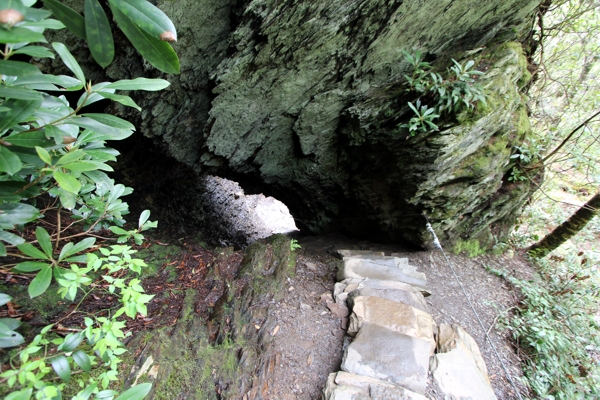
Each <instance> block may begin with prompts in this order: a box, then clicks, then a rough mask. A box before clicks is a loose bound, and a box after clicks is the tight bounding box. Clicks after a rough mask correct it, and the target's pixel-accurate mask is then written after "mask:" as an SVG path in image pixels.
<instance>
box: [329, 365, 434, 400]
mask: <svg viewBox="0 0 600 400" xmlns="http://www.w3.org/2000/svg"><path fill="white" fill-rule="evenodd" d="M323 395H324V396H323V397H324V399H325V400H368V399H372V400H390V399H395V400H427V398H426V397H425V396H423V395H420V394H418V393H415V392H413V391H411V390H408V389H405V388H403V387H402V386H399V385H395V384H393V383H391V382H387V381H382V380H380V379H375V378H369V377H366V376H361V375H356V374H350V373H348V372H343V371H340V372H334V373H332V374H329V377H328V379H327V386H325V389H324V390H323Z"/></svg>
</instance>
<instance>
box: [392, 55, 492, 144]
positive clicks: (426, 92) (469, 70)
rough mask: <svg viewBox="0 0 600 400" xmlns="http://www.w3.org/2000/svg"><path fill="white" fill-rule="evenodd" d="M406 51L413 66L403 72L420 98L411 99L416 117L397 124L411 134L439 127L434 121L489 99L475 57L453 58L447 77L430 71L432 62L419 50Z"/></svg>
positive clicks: (410, 105)
mask: <svg viewBox="0 0 600 400" xmlns="http://www.w3.org/2000/svg"><path fill="white" fill-rule="evenodd" d="M403 53H404V57H405V59H406V61H407V62H408V63H409V64H410V65H411V66H412V69H413V73H412V75H410V76H408V75H404V78H405V79H406V84H407V86H408V87H407V89H406V90H407V91H408V92H410V93H416V94H417V96H418V98H417V100H416V102H415V103H414V104H413V103H412V102H408V107H409V108H410V109H411V110H412V112H413V113H414V115H413V117H411V119H410V120H409V122H408V123H407V124H401V125H399V126H398V127H399V128H403V129H408V131H409V133H410V135H411V136H415V135H416V134H417V133H418V132H428V131H431V130H434V131H437V130H439V127H438V125H437V124H436V123H435V121H436V120H437V119H439V118H440V117H442V116H444V115H446V116H447V115H450V114H454V115H456V114H458V113H459V112H460V111H462V110H463V109H473V108H475V106H476V105H477V104H478V103H482V104H485V103H486V100H485V93H484V92H483V88H482V87H481V86H480V85H478V84H477V83H476V81H475V78H474V77H476V76H480V75H483V72H481V71H478V70H476V69H475V68H474V66H475V62H474V61H473V60H469V61H467V62H466V63H465V64H461V63H459V62H457V61H456V60H454V59H453V60H452V63H453V64H454V65H453V66H452V67H450V68H449V69H448V71H447V72H448V77H447V78H443V77H442V76H441V75H440V74H439V73H437V72H432V71H431V69H432V66H431V64H429V63H428V62H426V61H424V59H423V54H422V53H421V52H420V51H416V52H415V53H414V54H410V53H408V52H406V51H403Z"/></svg>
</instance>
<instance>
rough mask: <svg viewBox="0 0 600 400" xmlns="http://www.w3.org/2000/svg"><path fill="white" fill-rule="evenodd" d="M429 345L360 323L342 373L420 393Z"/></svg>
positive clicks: (344, 360) (345, 356)
mask: <svg viewBox="0 0 600 400" xmlns="http://www.w3.org/2000/svg"><path fill="white" fill-rule="evenodd" d="M430 350H431V343H430V342H429V341H427V340H423V339H419V338H416V337H413V336H410V335H406V334H404V333H400V332H396V331H393V330H391V329H388V328H385V327H382V326H379V325H375V324H370V323H363V325H362V327H361V329H360V330H359V331H358V334H357V335H356V338H355V339H354V341H352V343H350V345H349V346H348V348H347V349H346V351H345V352H344V358H343V361H342V370H344V371H346V372H350V373H353V374H357V375H363V376H367V377H371V378H376V379H381V380H387V381H390V382H392V383H395V384H398V385H401V386H403V387H405V388H407V389H410V390H412V391H414V392H417V393H420V394H423V393H425V389H426V387H427V373H428V370H429V353H430Z"/></svg>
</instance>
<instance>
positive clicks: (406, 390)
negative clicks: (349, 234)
mask: <svg viewBox="0 0 600 400" xmlns="http://www.w3.org/2000/svg"><path fill="white" fill-rule="evenodd" d="M338 253H339V254H340V256H341V257H342V259H343V262H342V263H341V264H340V269H339V271H338V281H339V282H338V283H337V284H336V286H335V292H334V298H335V302H336V304H334V305H332V306H330V308H332V309H333V308H334V307H333V306H335V308H336V309H337V310H338V312H340V310H343V311H342V313H344V311H345V314H346V315H348V317H347V320H346V321H345V326H346V327H347V335H348V340H347V345H346V346H345V349H344V358H343V360H342V365H341V369H342V371H340V372H336V373H332V374H330V375H329V377H328V380H327V385H326V387H325V389H324V390H323V398H324V399H325V400H359V399H360V400H366V399H378V400H385V399H399V400H401V399H406V400H424V399H427V397H426V396H425V394H426V391H427V385H428V377H429V373H430V370H431V374H432V376H433V378H434V380H435V382H436V384H437V386H438V389H439V390H441V391H442V393H443V396H444V398H448V399H472V400H488V399H489V400H492V399H496V396H495V395H494V391H493V389H492V387H491V384H490V382H489V378H488V376H487V370H486V367H485V363H484V362H483V359H482V358H481V355H480V353H479V348H478V347H477V344H476V343H475V341H474V340H473V339H472V338H471V337H470V336H469V335H468V334H467V333H466V332H465V331H464V330H463V329H462V328H461V327H459V326H457V325H453V326H450V325H446V324H442V325H440V327H437V325H436V323H435V321H434V320H433V318H432V317H431V315H430V314H429V310H428V307H427V303H426V302H425V298H424V296H429V295H431V293H430V292H429V290H428V288H427V278H426V277H425V274H423V273H420V272H418V271H417V270H416V268H415V267H413V266H411V265H409V264H408V259H406V258H398V257H395V256H394V255H393V254H392V255H391V256H385V255H384V253H382V252H373V251H356V250H339V251H338ZM436 349H437V354H436Z"/></svg>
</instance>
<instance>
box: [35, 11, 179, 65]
mask: <svg viewBox="0 0 600 400" xmlns="http://www.w3.org/2000/svg"><path fill="white" fill-rule="evenodd" d="M43 3H44V6H45V7H46V8H47V9H48V10H50V11H51V12H52V14H53V15H54V16H55V17H56V18H57V19H58V20H59V21H60V22H62V24H64V26H66V27H67V29H69V30H70V31H71V32H73V33H74V34H75V35H76V36H78V37H80V38H81V39H85V40H86V41H87V43H88V45H89V48H90V52H91V53H92V56H93V57H94V60H96V62H97V63H98V64H99V65H100V66H101V67H102V68H106V67H108V66H109V65H110V64H111V63H112V61H113V59H114V56H115V46H114V40H113V35H112V28H111V25H110V23H109V19H108V17H107V15H106V12H105V10H104V8H103V7H102V5H101V4H100V2H99V1H98V0H84V2H83V5H84V15H83V16H82V15H81V14H79V13H78V12H77V11H75V10H73V9H72V8H70V7H68V6H66V5H64V4H63V3H61V2H60V1H58V0H43ZM108 5H109V9H110V12H111V13H112V17H113V18H114V20H115V22H116V23H117V25H118V27H119V29H121V31H122V32H123V33H124V34H125V36H126V37H127V39H129V41H130V42H131V44H132V45H133V46H134V47H135V49H136V50H137V51H138V52H139V53H140V54H141V55H142V57H144V59H146V61H148V62H149V63H150V64H151V65H152V66H154V67H155V68H157V69H159V70H161V71H163V72H166V73H169V74H178V73H179V59H178V58H177V54H175V51H174V50H173V48H172V47H171V45H169V43H168V42H174V41H176V40H177V31H176V30H175V26H174V25H173V23H172V22H171V20H170V19H169V18H168V17H167V16H166V15H165V14H164V13H163V12H162V11H161V10H160V9H158V8H157V7H156V6H154V5H153V4H152V3H150V2H148V1H146V0H109V1H108Z"/></svg>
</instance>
